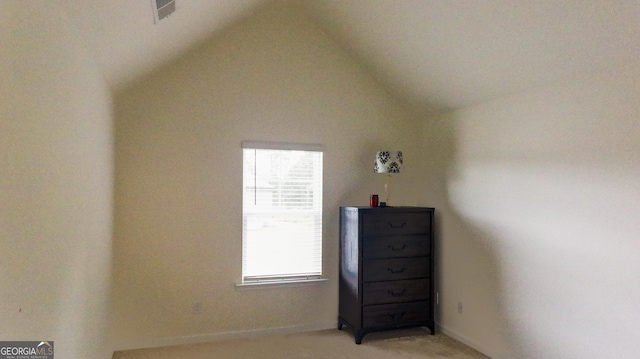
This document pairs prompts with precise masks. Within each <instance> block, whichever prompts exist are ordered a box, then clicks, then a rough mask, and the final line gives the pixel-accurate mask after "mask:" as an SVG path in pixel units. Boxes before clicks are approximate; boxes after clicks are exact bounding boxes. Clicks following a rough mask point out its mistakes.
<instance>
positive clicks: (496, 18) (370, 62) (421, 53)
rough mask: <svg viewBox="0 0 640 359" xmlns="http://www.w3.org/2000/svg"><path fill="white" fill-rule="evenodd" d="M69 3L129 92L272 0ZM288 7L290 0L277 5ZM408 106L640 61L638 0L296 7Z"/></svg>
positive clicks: (470, 99) (90, 42) (362, 2)
mask: <svg viewBox="0 0 640 359" xmlns="http://www.w3.org/2000/svg"><path fill="white" fill-rule="evenodd" d="M152 1H153V0H110V1H97V0H61V1H60V3H61V4H62V7H63V9H64V11H65V12H66V14H67V16H68V19H67V20H69V21H71V22H72V23H74V24H75V26H77V28H78V31H79V32H80V33H81V34H82V37H83V38H84V40H85V42H86V43H87V46H88V47H89V49H90V50H91V51H92V52H93V53H94V54H95V56H96V59H97V61H98V63H99V65H100V66H101V67H102V70H103V73H104V75H105V77H106V79H107V81H108V82H109V83H110V85H111V86H112V87H113V88H114V89H115V90H117V89H118V88H121V87H123V86H126V85H127V84H128V83H131V82H132V81H135V79H136V78H138V77H139V76H141V75H143V74H145V73H147V72H149V71H152V70H153V69H155V68H157V67H158V66H161V65H162V64H163V63H165V62H167V61H170V60H171V59H173V58H176V57H178V56H179V55H180V54H181V53H183V52H184V51H186V50H187V49H189V48H190V47H191V46H194V45H195V44H197V43H199V42H201V41H204V40H206V39H208V38H210V37H212V36H215V34H216V33H218V32H220V31H223V30H224V29H225V28H226V27H227V26H229V25H230V24H232V23H233V22H235V21H238V20H239V19H241V18H242V17H244V16H246V15H248V14H249V13H251V12H254V11H259V9H260V8H261V7H262V6H268V4H269V3H270V2H272V1H270V0H176V6H177V10H176V12H175V13H174V14H173V15H171V17H169V18H167V19H165V20H162V21H161V22H160V23H159V24H154V21H153V12H152ZM275 1H280V2H283V1H284V2H285V3H286V2H287V0H275ZM288 3H289V4H290V5H291V6H300V7H301V8H302V9H303V11H305V12H307V13H308V14H309V15H310V16H311V17H312V18H313V19H315V20H316V21H317V22H318V24H319V25H321V26H322V27H323V28H324V29H325V30H326V31H327V32H328V33H329V34H330V35H331V36H332V37H333V38H334V39H335V40H336V41H338V42H339V43H341V45H342V46H343V47H344V48H345V49H348V51H350V53H351V54H352V55H353V56H354V57H356V58H357V59H358V60H360V61H361V62H362V63H363V65H364V66H366V67H367V68H369V69H370V70H371V71H372V73H373V74H374V75H375V76H377V77H378V79H379V80H380V81H382V82H383V83H385V84H386V85H387V86H388V87H389V88H390V89H391V90H392V91H394V92H395V93H396V94H397V95H398V96H401V97H402V98H404V99H405V101H407V102H408V103H410V104H412V105H415V106H416V107H417V108H418V109H420V110H422V111H425V112H437V111H446V110H450V109H455V108H462V107H466V106H470V105H474V104H476V103H480V102H482V101H486V100H490V99H492V98H497V97H501V96H505V95H508V94H511V93H516V92H519V91H523V90H527V89H530V88H533V87H537V86H542V85H545V84H549V83H553V82H557V81H567V80H570V79H571V78H574V77H580V76H585V75H588V74H589V73H590V72H595V71H601V70H603V69H607V68H611V67H616V66H620V65H624V64H627V63H631V62H638V61H640V2H638V1H637V0H607V1H603V0H536V1H527V0H522V1H516V0H352V1H351V0H350V1H346V0H297V1H296V0H288Z"/></svg>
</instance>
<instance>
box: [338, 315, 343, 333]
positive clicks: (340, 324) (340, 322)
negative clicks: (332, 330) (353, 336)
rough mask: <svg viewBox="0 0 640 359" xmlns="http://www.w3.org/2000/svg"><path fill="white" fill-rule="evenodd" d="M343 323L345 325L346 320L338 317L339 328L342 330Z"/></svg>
mask: <svg viewBox="0 0 640 359" xmlns="http://www.w3.org/2000/svg"><path fill="white" fill-rule="evenodd" d="M343 325H344V322H342V319H340V318H338V330H342V326H343Z"/></svg>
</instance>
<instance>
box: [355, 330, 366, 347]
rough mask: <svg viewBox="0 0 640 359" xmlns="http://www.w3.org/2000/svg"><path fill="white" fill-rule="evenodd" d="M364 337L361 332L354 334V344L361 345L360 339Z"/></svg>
mask: <svg viewBox="0 0 640 359" xmlns="http://www.w3.org/2000/svg"><path fill="white" fill-rule="evenodd" d="M364 335H365V333H363V332H355V333H354V335H353V336H354V337H355V340H356V344H358V345H360V344H362V338H363V337H364Z"/></svg>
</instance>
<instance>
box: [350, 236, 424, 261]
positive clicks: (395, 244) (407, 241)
mask: <svg viewBox="0 0 640 359" xmlns="http://www.w3.org/2000/svg"><path fill="white" fill-rule="evenodd" d="M430 245H431V242H430V241H429V236H428V235H415V236H387V237H366V238H364V239H363V240H362V256H363V257H364V258H365V259H372V258H393V257H424V256H428V255H429V254H430V253H429V252H430V251H431V248H430V247H429V246H430Z"/></svg>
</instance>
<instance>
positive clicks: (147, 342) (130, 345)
mask: <svg viewBox="0 0 640 359" xmlns="http://www.w3.org/2000/svg"><path fill="white" fill-rule="evenodd" d="M337 327H338V322H337V321H335V322H331V323H316V324H308V325H294V326H290V327H275V328H261V329H249V330H237V331H231V332H221V333H208V334H198V335H189V336H183V337H173V338H157V339H143V340H139V341H131V342H126V343H117V344H116V346H115V351H122V350H133V349H146V348H158V347H167V346H174V345H185V344H195V343H206V342H213V341H220V340H232V339H244V338H254V337H261V336H265V335H278V334H290V333H300V332H309V331H313V330H325V329H335V328H337Z"/></svg>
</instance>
